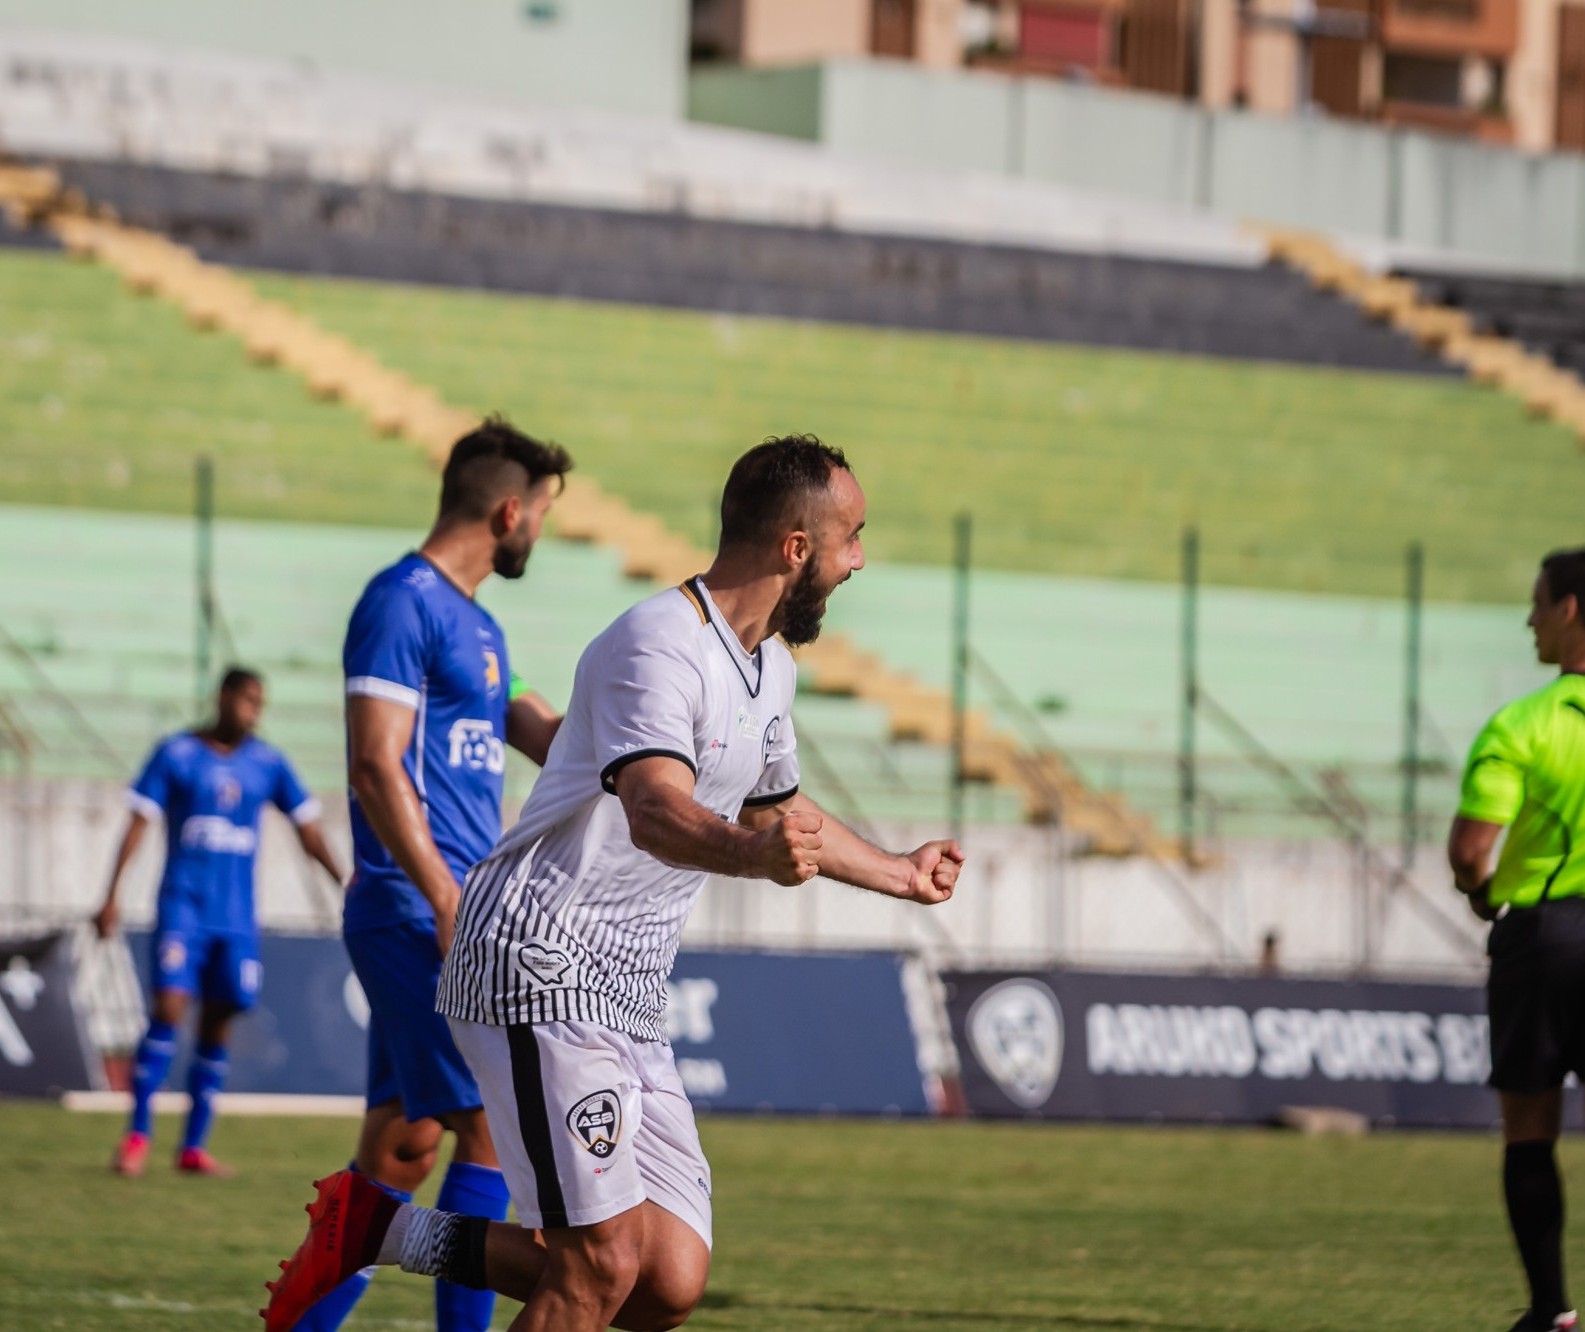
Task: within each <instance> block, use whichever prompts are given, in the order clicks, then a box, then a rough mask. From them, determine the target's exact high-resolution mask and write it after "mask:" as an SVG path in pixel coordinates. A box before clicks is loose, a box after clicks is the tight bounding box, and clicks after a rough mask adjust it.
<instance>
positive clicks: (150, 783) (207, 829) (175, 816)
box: [127, 731, 319, 934]
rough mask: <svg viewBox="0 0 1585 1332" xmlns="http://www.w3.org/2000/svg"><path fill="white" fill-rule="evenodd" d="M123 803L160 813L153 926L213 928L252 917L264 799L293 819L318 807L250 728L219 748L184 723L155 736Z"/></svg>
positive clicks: (249, 925) (247, 926) (250, 925)
mask: <svg viewBox="0 0 1585 1332" xmlns="http://www.w3.org/2000/svg"><path fill="white" fill-rule="evenodd" d="M127 803H128V804H129V805H130V806H131V807H132V809H133V810H134V812H136V813H138V814H142V815H143V816H144V817H146V818H153V817H155V816H157V815H163V816H164V818H165V874H164V877H163V878H162V879H161V880H160V899H159V928H160V929H162V930H167V929H180V930H194V929H196V930H208V931H211V932H213V933H218V934H252V933H254V932H255V931H256V929H257V927H258V926H257V917H256V915H255V913H254V909H253V865H254V860H255V858H256V856H257V854H258V849H259V818H260V816H261V815H262V814H263V812H264V806H265V805H266V804H270V805H274V806H275V807H276V808H277V809H279V810H281V811H282V812H283V813H284V814H286V815H287V816H288V817H289V818H290V819H291V820H292V821H293V822H294V823H299V824H300V823H306V822H308V821H310V820H312V819H314V818H317V817H318V815H319V804H318V802H317V801H315V800H314V799H313V797H312V796H310V795H309V794H308V792H307V791H305V790H304V789H303V784H302V782H300V781H299V780H298V778H297V774H296V773H295V772H293V771H292V768H291V765H290V764H289V763H287V761H286V758H285V756H284V755H283V754H282V753H281V752H280V751H279V750H277V749H274V748H272V747H271V746H269V745H267V744H265V743H264V741H262V740H257V739H254V738H253V737H251V736H250V737H249V738H248V739H246V740H244V741H243V742H242V743H241V744H240V745H238V746H237V748H236V749H234V750H232V751H231V752H230V753H229V754H222V753H220V752H219V751H218V750H216V749H214V748H212V747H211V746H210V745H209V744H208V743H207V742H206V741H204V740H203V739H201V738H200V737H199V736H197V735H195V734H193V733H192V732H191V731H184V732H182V733H180V734H178V735H173V736H171V737H170V738H169V739H167V740H163V741H161V742H160V744H159V745H158V746H157V747H156V748H155V750H154V752H153V754H151V755H150V756H149V761H148V762H147V763H146V764H145V765H144V767H143V771H142V773H140V774H139V776H138V779H137V781H135V782H134V783H133V784H132V787H131V789H130V790H129V791H128V793H127Z"/></svg>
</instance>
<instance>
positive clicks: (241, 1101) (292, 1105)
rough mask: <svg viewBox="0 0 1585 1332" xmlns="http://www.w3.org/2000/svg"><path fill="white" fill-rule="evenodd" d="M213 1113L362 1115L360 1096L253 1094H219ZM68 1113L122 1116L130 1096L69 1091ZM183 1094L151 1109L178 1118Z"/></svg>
mask: <svg viewBox="0 0 1585 1332" xmlns="http://www.w3.org/2000/svg"><path fill="white" fill-rule="evenodd" d="M215 1100H216V1103H217V1109H218V1110H219V1111H220V1113H221V1114H227V1115H336V1116H350V1117H356V1116H358V1115H361V1114H362V1113H363V1106H364V1102H363V1098H362V1097H361V1096H267V1095H263V1094H261V1093H257V1092H221V1093H220V1095H219V1096H217V1097H216V1098H215ZM61 1104H62V1105H63V1106H64V1107H65V1108H66V1109H68V1110H81V1111H85V1112H88V1113H90V1114H110V1113H115V1114H126V1112H127V1111H128V1110H130V1109H131V1108H132V1094H131V1093H130V1092H115V1091H70V1092H66V1093H65V1094H64V1095H63V1096H62V1097H61ZM187 1106H188V1098H187V1094H186V1093H185V1092H174V1091H168V1092H158V1093H156V1095H155V1097H154V1109H155V1111H156V1112H158V1113H159V1114H180V1113H182V1112H183V1111H185V1110H186V1109H187Z"/></svg>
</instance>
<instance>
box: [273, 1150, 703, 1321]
mask: <svg viewBox="0 0 1585 1332" xmlns="http://www.w3.org/2000/svg"><path fill="white" fill-rule="evenodd" d="M317 1187H318V1191H319V1197H318V1199H317V1200H316V1201H315V1202H314V1203H313V1204H312V1205H311V1206H310V1207H309V1209H308V1211H309V1217H310V1224H309V1231H308V1236H307V1238H306V1239H305V1240H304V1241H303V1243H302V1245H301V1246H300V1247H299V1248H298V1250H297V1253H296V1254H295V1255H294V1256H293V1257H292V1259H291V1261H290V1262H286V1263H282V1264H281V1266H282V1270H283V1275H282V1277H281V1278H280V1279H279V1280H278V1281H275V1282H272V1283H270V1293H271V1299H270V1305H269V1308H268V1309H267V1310H264V1311H263V1312H264V1318H265V1325H266V1327H267V1328H268V1329H269V1330H270V1332H284V1330H285V1329H288V1328H292V1327H295V1326H296V1324H297V1320H298V1319H299V1318H300V1317H301V1316H302V1314H303V1313H304V1312H305V1311H306V1310H307V1309H309V1308H311V1307H312V1306H313V1305H314V1304H315V1303H316V1302H317V1301H318V1300H319V1299H320V1298H322V1297H323V1296H324V1295H326V1294H328V1293H329V1292H330V1291H331V1290H333V1289H335V1288H336V1287H337V1286H338V1285H340V1284H341V1282H343V1281H345V1280H346V1279H347V1278H348V1277H349V1276H351V1275H352V1274H353V1273H354V1272H356V1271H358V1270H359V1269H360V1268H362V1267H365V1266H367V1265H370V1264H374V1263H382V1264H384V1263H390V1264H397V1265H399V1266H401V1267H402V1268H403V1269H404V1270H406V1271H409V1272H415V1273H418V1274H419V1275H424V1276H436V1277H440V1278H442V1279H444V1280H448V1281H452V1282H455V1283H457V1284H459V1285H465V1286H470V1287H472V1288H475V1289H490V1290H494V1291H496V1292H498V1293H499V1294H502V1295H506V1296H507V1297H508V1298H511V1299H518V1300H523V1301H524V1302H525V1306H526V1307H525V1308H524V1311H523V1313H522V1314H520V1315H519V1316H518V1320H517V1321H516V1322H514V1323H513V1324H512V1326H513V1328H514V1329H518V1332H522V1330H523V1329H535V1328H555V1329H574V1330H575V1329H580V1328H586V1327H587V1328H605V1327H617V1328H622V1329H625V1330H626V1332H648V1330H649V1329H657V1330H658V1329H668V1328H675V1327H678V1326H680V1325H681V1324H682V1323H683V1322H685V1321H686V1320H687V1318H688V1316H689V1315H690V1314H691V1313H692V1312H693V1310H694V1307H695V1306H696V1305H697V1304H698V1302H699V1299H700V1296H701V1295H702V1294H703V1293H704V1287H705V1281H706V1278H707V1277H708V1275H709V1269H710V1253H709V1249H708V1248H707V1246H706V1245H705V1243H704V1241H703V1240H702V1239H700V1238H699V1236H698V1235H697V1234H695V1233H694V1231H693V1230H692V1228H691V1227H689V1226H688V1225H687V1224H686V1223H685V1222H684V1221H682V1220H681V1219H680V1218H679V1217H677V1216H675V1215H674V1214H672V1213H670V1212H668V1211H666V1210H665V1209H664V1208H661V1207H659V1206H657V1205H655V1204H654V1203H647V1202H646V1203H642V1204H640V1205H639V1206H638V1207H635V1208H631V1209H630V1210H628V1211H627V1212H624V1213H622V1214H621V1215H620V1216H617V1217H613V1218H611V1220H609V1221H605V1222H602V1223H600V1224H599V1225H598V1226H582V1227H574V1228H569V1229H563V1230H555V1231H551V1232H550V1233H549V1235H548V1237H547V1236H546V1235H545V1234H543V1233H541V1232H536V1231H531V1230H525V1229H523V1228H522V1227H520V1226H514V1225H510V1224H507V1223H505V1222H499V1221H497V1222H485V1221H484V1220H483V1219H482V1218H476V1217H462V1216H457V1215H455V1214H452V1213H444V1212H437V1211H434V1210H432V1209H429V1208H423V1207H414V1206H412V1205H411V1204H408V1205H399V1204H397V1202H396V1201H395V1200H394V1199H393V1198H391V1197H390V1196H389V1195H387V1194H385V1193H383V1192H382V1191H381V1190H379V1189H377V1188H376V1187H375V1186H374V1185H372V1184H370V1183H369V1182H368V1181H367V1180H365V1179H363V1178H361V1177H360V1176H358V1175H357V1174H355V1173H353V1172H351V1171H343V1172H341V1173H340V1174H338V1175H333V1176H331V1177H330V1178H329V1179H326V1180H322V1181H320V1183H319V1185H318V1186H317ZM525 1320H527V1321H525ZM592 1320H603V1321H592Z"/></svg>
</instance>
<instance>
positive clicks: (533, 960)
mask: <svg viewBox="0 0 1585 1332" xmlns="http://www.w3.org/2000/svg"><path fill="white" fill-rule="evenodd" d="M517 965H518V966H520V967H522V969H523V970H524V971H526V972H527V973H528V974H529V975H530V976H532V977H533V978H534V979H535V980H536V981H538V982H539V983H540V984H541V985H546V986H553V985H560V984H562V983H563V982H564V981H565V980H566V979H567V973H568V972H570V971H571V970H572V959H571V958H570V957H568V956H567V955H566V954H565V953H564V952H562V951H561V949H559V948H546V947H545V946H544V944H537V943H530V944H523V945H522V946H521V947H520V948H519V949H518V950H517Z"/></svg>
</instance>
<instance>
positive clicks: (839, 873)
mask: <svg viewBox="0 0 1585 1332" xmlns="http://www.w3.org/2000/svg"><path fill="white" fill-rule="evenodd" d="M799 813H802V814H803V815H805V816H806V817H808V816H810V815H813V816H814V817H817V818H819V819H820V820H821V834H822V836H823V837H824V839H825V846H824V848H823V849H822V851H821V853H820V873H821V874H823V875H825V876H826V878H828V879H836V880H838V881H839V882H841V883H848V884H852V885H853V886H854V887H855V888H866V889H868V890H869V891H870V892H874V893H883V894H885V895H886V896H887V897H900V898H902V899H903V900H905V901H909V902H923V903H925V904H927V905H932V906H933V905H935V904H936V903H938V902H945V901H946V900H947V899H948V898H949V897H951V896H952V893H953V890H954V889H955V888H956V887H957V883H958V874H959V872H960V871H961V869H962V867H963V852H962V850H961V849H960V848H959V846H958V844H957V843H956V842H926V843H925V844H924V845H923V846H921V847H919V848H918V849H917V850H915V851H910V852H909V853H908V854H907V855H895V854H893V853H892V852H890V851H883V850H881V849H880V847H878V846H874V845H872V844H871V843H869V842H867V841H865V840H864V838H862V837H860V836H859V835H858V834H857V833H856V832H854V831H853V830H852V829H851V828H849V827H848V826H847V825H846V824H844V823H843V822H842V821H841V820H840V819H835V818H832V817H831V815H829V814H827V813H826V812H825V811H824V810H822V809H821V808H820V806H819V805H817V804H815V802H814V801H813V800H811V799H810V798H809V797H808V796H806V795H803V794H802V793H800V794H798V795H795V796H792V797H790V798H789V799H787V800H784V801H782V802H781V803H780V804H778V805H759V806H750V807H748V808H746V809H744V811H743V813H742V815H741V817H740V822H742V823H743V824H744V825H745V826H746V827H749V828H760V827H764V826H766V825H768V824H769V823H771V822H773V821H775V820H777V819H783V818H786V817H788V816H789V815H792V814H799Z"/></svg>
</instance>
